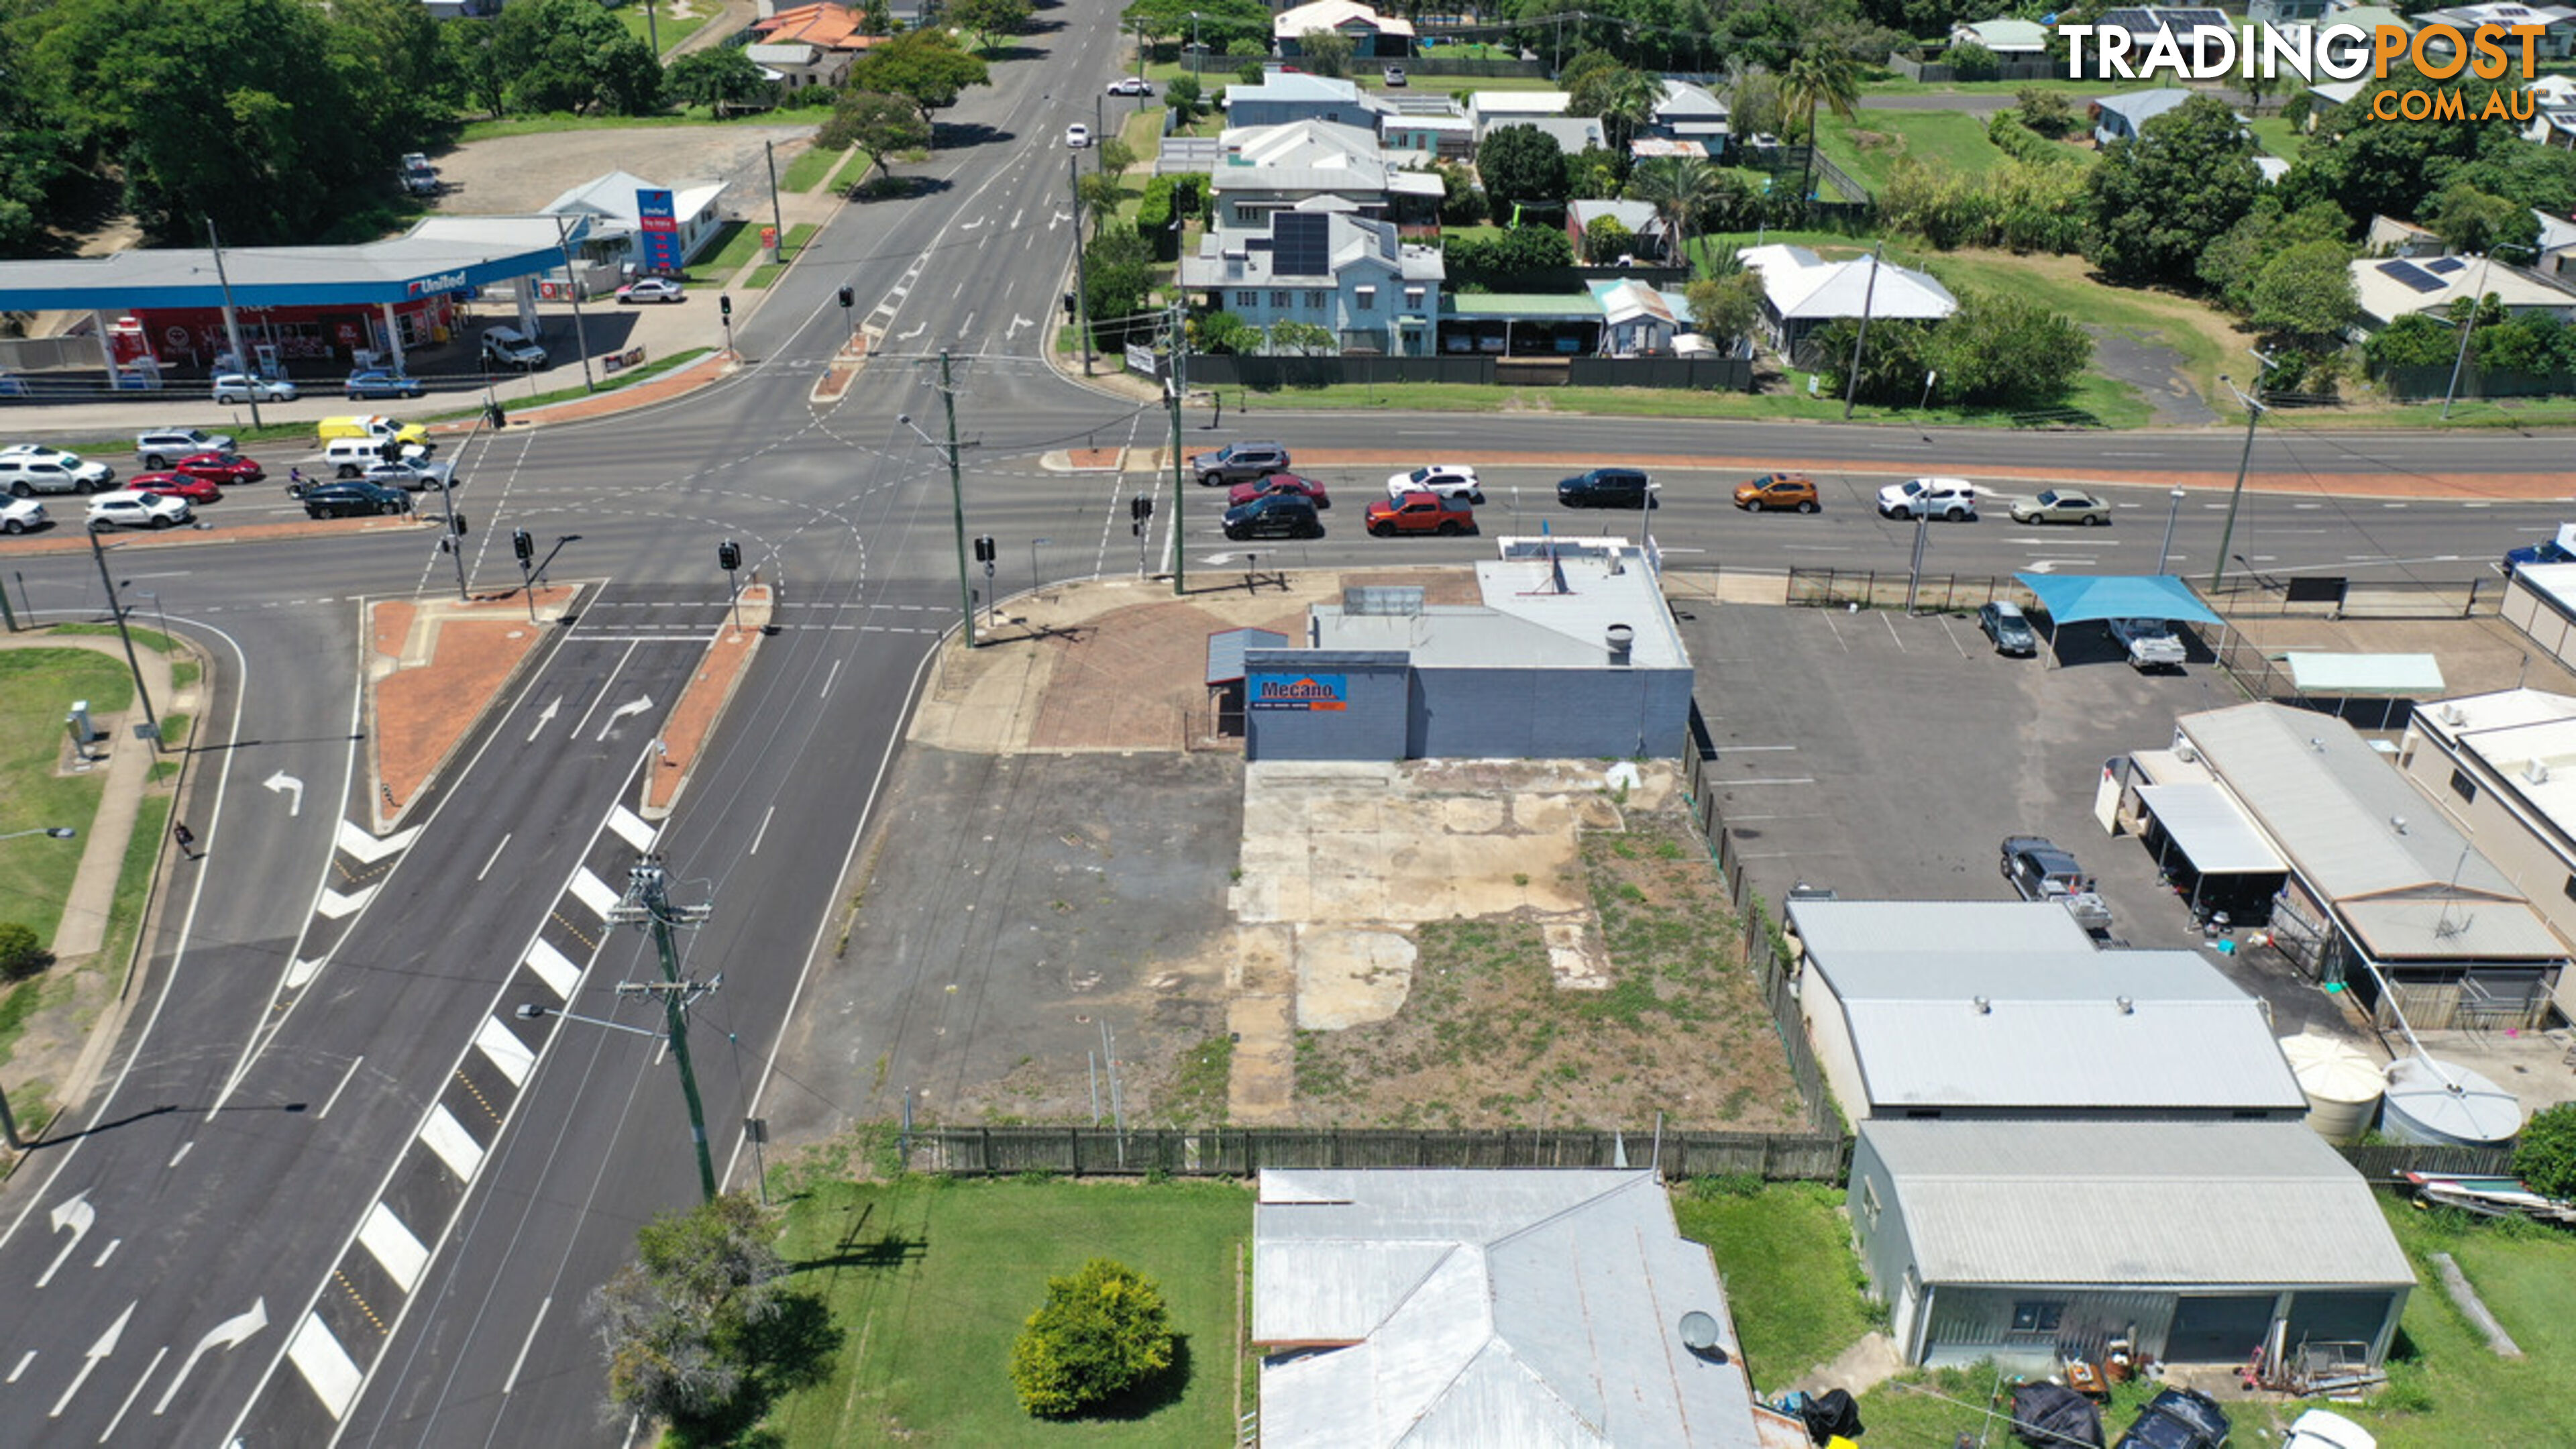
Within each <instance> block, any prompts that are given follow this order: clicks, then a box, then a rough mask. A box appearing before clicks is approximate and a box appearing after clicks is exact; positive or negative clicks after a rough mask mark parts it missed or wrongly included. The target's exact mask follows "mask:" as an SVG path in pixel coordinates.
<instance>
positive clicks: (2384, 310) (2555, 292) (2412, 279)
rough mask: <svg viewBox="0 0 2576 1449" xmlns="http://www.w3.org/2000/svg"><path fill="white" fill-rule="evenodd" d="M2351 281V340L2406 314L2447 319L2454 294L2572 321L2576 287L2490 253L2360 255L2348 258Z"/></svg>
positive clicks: (2575, 319) (2575, 311)
mask: <svg viewBox="0 0 2576 1449" xmlns="http://www.w3.org/2000/svg"><path fill="white" fill-rule="evenodd" d="M2352 284H2353V288H2354V290H2356V291H2358V292H2359V293H2360V294H2361V317H2360V319H2359V320H2358V321H2357V322H2355V323H2354V325H2353V333H2354V336H2355V338H2356V339H2358V338H2362V337H2367V336H2369V335H2370V334H2371V333H2373V332H2376V331H2378V330H2379V329H2380V328H2382V327H2385V326H2387V325H2388V324H2389V323H2391V322H2394V321H2396V320H2397V319H2398V318H2400V317H2404V316H2407V315H2408V314H2410V313H2416V312H2422V313H2426V314H2429V315H2431V316H2433V317H2437V318H2445V319H2447V318H2448V317H2449V316H2450V312H2451V303H2452V301H2453V300H2454V299H2456V298H2460V297H2467V296H2472V295H2474V296H2480V297H2484V296H2490V295H2492V296H2494V297H2495V298H2496V299H2497V300H2498V301H2500V302H2501V303H2502V304H2503V305H2504V308H2505V310H2506V311H2508V312H2511V313H2513V314H2515V315H2516V316H2520V315H2523V314H2526V313H2533V312H2546V313H2548V314H2550V315H2552V316H2554V317H2556V318H2557V319H2558V320H2559V321H2561V322H2576V287H2571V286H2569V285H2568V284H2567V283H2565V282H2561V281H2559V280H2558V279H2557V278H2556V277H2555V276H2552V275H2550V274H2547V273H2542V272H2535V271H2531V270H2528V269H2526V268H2523V267H2518V266H2515V265H2513V264H2512V263H2510V262H2499V261H2496V260H2495V259H2494V258H2492V257H2483V258H2481V257H2432V258H2428V259H2422V260H2416V261H2406V260H2403V259H2396V260H2388V261H2374V260H2372V259H2371V258H2368V257H2363V258H2360V259H2359V260H2356V261H2355V262H2353V263H2352Z"/></svg>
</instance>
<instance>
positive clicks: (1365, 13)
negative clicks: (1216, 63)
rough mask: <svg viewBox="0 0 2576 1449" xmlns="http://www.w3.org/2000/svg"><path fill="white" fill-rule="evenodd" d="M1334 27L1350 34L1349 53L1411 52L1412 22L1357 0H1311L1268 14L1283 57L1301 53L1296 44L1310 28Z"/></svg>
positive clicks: (1364, 56) (1386, 55)
mask: <svg viewBox="0 0 2576 1449" xmlns="http://www.w3.org/2000/svg"><path fill="white" fill-rule="evenodd" d="M1316 30H1336V31H1339V32H1341V33H1342V34H1344V35H1347V36H1349V37H1350V41H1351V54H1352V56H1353V57H1354V58H1356V59H1360V60H1391V59H1397V58H1400V57H1403V56H1408V55H1411V54H1413V22H1412V21H1410V20H1399V19H1397V18H1395V17H1394V16H1391V15H1380V14H1378V13H1377V12H1376V11H1374V10H1372V9H1370V8H1369V7H1367V6H1366V5H1362V4H1359V3H1358V0H1312V3H1310V4H1305V5H1300V6H1297V7H1296V8H1295V9H1293V10H1282V11H1280V12H1279V13H1278V14H1277V15H1275V16H1273V17H1271V21H1270V34H1271V39H1272V43H1273V44H1274V45H1275V46H1276V47H1277V48H1278V51H1279V54H1280V56H1281V57H1282V58H1284V59H1288V60H1294V59H1296V58H1297V57H1298V56H1299V55H1302V54H1304V51H1302V50H1301V49H1300V48H1299V47H1300V45H1301V44H1302V43H1303V41H1304V37H1305V36H1306V34H1307V33H1308V32H1310V31H1316Z"/></svg>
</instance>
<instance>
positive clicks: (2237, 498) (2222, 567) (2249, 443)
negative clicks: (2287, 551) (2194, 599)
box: [2209, 374, 2270, 594]
mask: <svg viewBox="0 0 2576 1449" xmlns="http://www.w3.org/2000/svg"><path fill="white" fill-rule="evenodd" d="M2218 380H2219V381H2220V382H2223V383H2226V384H2227V390H2228V391H2229V392H2232V393H2235V394H2236V400H2237V401H2238V402H2241V403H2243V404H2245V451H2244V452H2243V453H2242V454H2240V455H2239V456H2238V457H2237V459H2236V491H2234V492H2232V493H2230V494H2228V495H2227V526H2226V527H2225V528H2222V529H2220V530H2219V531H2218V564H2217V566H2216V567H2214V568H2212V569H2211V570H2210V571H2209V591H2210V592H2211V593H2213V594H2215V593H2217V592H2218V591H2219V588H2220V586H2221V585H2223V584H2224V583H2225V582H2226V581H2227V550H2228V549H2229V548H2230V547H2232V546H2233V545H2234V543H2235V541H2236V510H2237V509H2239V508H2242V507H2243V506H2244V505H2245V470H2246V469H2247V468H2248V467H2251V466H2252V465H2253V462H2254V425H2255V424H2256V423H2259V422H2261V421H2262V420H2263V414H2264V413H2266V412H2269V411H2270V409H2268V408H2266V407H2264V406H2263V405H2262V404H2261V403H2259V402H2256V401H2255V400H2254V399H2253V398H2251V397H2248V396H2246V394H2245V392H2244V390H2243V389H2241V388H2239V387H2237V385H2236V383H2235V380H2234V379H2232V378H2229V377H2227V376H2225V375H2223V374H2222V375H2221V376H2220V377H2219V379H2218Z"/></svg>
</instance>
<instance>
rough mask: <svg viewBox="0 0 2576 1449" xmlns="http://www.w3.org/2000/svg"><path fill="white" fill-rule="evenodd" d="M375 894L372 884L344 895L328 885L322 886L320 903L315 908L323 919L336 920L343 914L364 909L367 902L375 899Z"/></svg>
mask: <svg viewBox="0 0 2576 1449" xmlns="http://www.w3.org/2000/svg"><path fill="white" fill-rule="evenodd" d="M375 895H376V888H375V887H374V886H361V887H359V888H358V889H357V890H355V891H353V892H351V893H350V894H348V895H345V896H344V895H342V894H340V893H339V892H338V891H335V890H333V889H331V888H330V887H329V886H324V887H323V888H322V900H321V903H320V904H319V905H318V906H317V907H316V909H317V910H319V911H321V913H322V918H323V919H324V920H326V921H336V920H339V919H340V918H341V917H343V916H350V915H355V914H357V913H358V912H359V911H361V910H364V909H365V908H366V905H367V902H369V901H371V900H373V899H375Z"/></svg>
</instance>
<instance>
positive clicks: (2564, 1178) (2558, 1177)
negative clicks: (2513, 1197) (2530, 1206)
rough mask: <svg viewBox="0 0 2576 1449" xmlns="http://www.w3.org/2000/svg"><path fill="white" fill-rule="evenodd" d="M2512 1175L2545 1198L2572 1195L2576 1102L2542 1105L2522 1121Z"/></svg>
mask: <svg viewBox="0 0 2576 1449" xmlns="http://www.w3.org/2000/svg"><path fill="white" fill-rule="evenodd" d="M2513 1175H2514V1176H2516V1177H2519V1178H2521V1179H2522V1180H2523V1183H2524V1185H2525V1186H2527V1187H2529V1188H2530V1189H2531V1190H2532V1191H2533V1192H2536V1193H2540V1194H2542V1195H2544V1196H2547V1197H2561V1198H2564V1197H2576V1102H2561V1103H2559V1104H2558V1105H2557V1106H2555V1107H2543V1108H2541V1109H2540V1110H2539V1111H2537V1112H2534V1113H2532V1114H2531V1120H2530V1121H2528V1122H2525V1123H2524V1124H2522V1136H2521V1137H2520V1138H2518V1139H2516V1140H2515V1142H2514V1145H2513Z"/></svg>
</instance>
